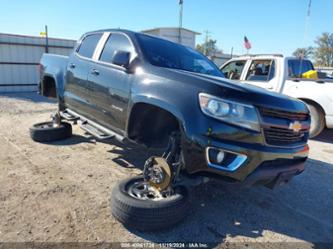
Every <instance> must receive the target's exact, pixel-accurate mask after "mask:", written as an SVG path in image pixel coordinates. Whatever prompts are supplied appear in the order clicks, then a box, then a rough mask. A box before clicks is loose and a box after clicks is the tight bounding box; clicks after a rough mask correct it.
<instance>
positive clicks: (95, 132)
mask: <svg viewBox="0 0 333 249" xmlns="http://www.w3.org/2000/svg"><path fill="white" fill-rule="evenodd" d="M80 127H81V129H82V130H84V131H86V132H88V133H90V134H91V135H93V136H94V137H97V138H98V139H100V140H104V139H109V138H114V137H115V135H111V134H106V133H104V132H103V131H101V130H99V129H97V128H96V127H95V126H93V125H91V124H90V123H89V122H88V121H83V122H82V124H81V125H80Z"/></svg>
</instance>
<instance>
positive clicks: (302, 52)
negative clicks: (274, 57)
mask: <svg viewBox="0 0 333 249" xmlns="http://www.w3.org/2000/svg"><path fill="white" fill-rule="evenodd" d="M313 54H314V49H313V47H307V48H297V49H296V50H295V51H294V52H293V56H296V57H302V58H307V59H309V58H310V57H312V55H313Z"/></svg>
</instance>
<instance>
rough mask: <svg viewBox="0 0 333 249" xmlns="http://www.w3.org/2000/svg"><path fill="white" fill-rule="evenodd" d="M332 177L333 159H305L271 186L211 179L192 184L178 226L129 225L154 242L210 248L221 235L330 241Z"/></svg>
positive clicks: (257, 239)
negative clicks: (288, 178)
mask: <svg viewBox="0 0 333 249" xmlns="http://www.w3.org/2000/svg"><path fill="white" fill-rule="evenodd" d="M332 177H333V164H329V163H325V162H321V161H317V160H312V159H309V160H308V162H307V166H306V171H305V172H304V173H302V174H301V175H299V176H297V177H296V178H295V179H294V180H293V181H292V182H291V183H290V184H288V185H286V186H282V187H280V188H278V189H275V190H270V189H267V188H264V187H253V188H244V187H241V186H236V185H226V184H223V183H221V182H216V181H211V182H209V183H207V184H205V185H201V186H198V187H196V188H194V189H192V197H193V198H192V200H191V204H192V208H191V209H190V210H188V217H187V219H186V220H185V221H184V222H183V223H181V224H179V225H178V226H176V227H173V228H171V229H169V230H164V231H154V232H153V233H146V232H140V231H136V230H133V229H130V228H129V230H130V231H131V232H132V233H134V234H136V235H137V236H140V237H141V238H143V239H145V240H149V241H152V242H155V243H161V242H162V243H163V242H187V243H188V242H202V243H209V247H214V246H217V245H218V244H220V243H222V242H223V241H225V239H226V238H228V240H229V241H230V240H232V238H235V237H238V238H239V237H244V240H247V239H248V238H251V239H255V240H253V242H265V241H266V242H267V238H271V239H272V240H273V237H274V241H277V240H280V241H285V239H286V237H285V236H288V237H290V240H289V241H297V240H298V241H299V240H301V241H304V242H310V243H313V244H314V247H313V248H323V247H322V246H323V245H326V246H329V245H331V246H332V245H333V215H331V214H332V210H333V200H332V198H330V196H333V186H332ZM264 236H265V238H263V237H264ZM269 236H270V237H269ZM238 241H239V239H238ZM268 241H269V240H268ZM304 242H303V243H304ZM320 243H331V244H320ZM291 244H292V243H291ZM287 246H288V245H287V244H286V245H285V247H287ZM299 246H300V247H299V248H302V245H299ZM327 248H328V247H327Z"/></svg>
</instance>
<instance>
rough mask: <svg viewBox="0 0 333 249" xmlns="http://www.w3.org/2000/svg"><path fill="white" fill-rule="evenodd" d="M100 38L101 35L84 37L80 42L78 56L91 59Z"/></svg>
mask: <svg viewBox="0 0 333 249" xmlns="http://www.w3.org/2000/svg"><path fill="white" fill-rule="evenodd" d="M101 37H102V34H93V35H88V36H86V37H85V38H84V39H83V41H82V42H81V45H80V47H79V49H78V51H77V52H78V54H79V55H81V56H83V57H87V58H92V56H93V54H94V51H95V48H96V46H97V43H98V42H99V40H100V39H101Z"/></svg>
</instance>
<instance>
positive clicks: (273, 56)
mask: <svg viewBox="0 0 333 249" xmlns="http://www.w3.org/2000/svg"><path fill="white" fill-rule="evenodd" d="M277 57H279V58H284V59H285V60H290V59H299V58H300V57H296V56H283V54H244V55H240V56H237V57H236V56H235V57H234V58H233V59H250V58H259V59H260V58H277ZM303 60H309V59H307V58H303Z"/></svg>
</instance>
